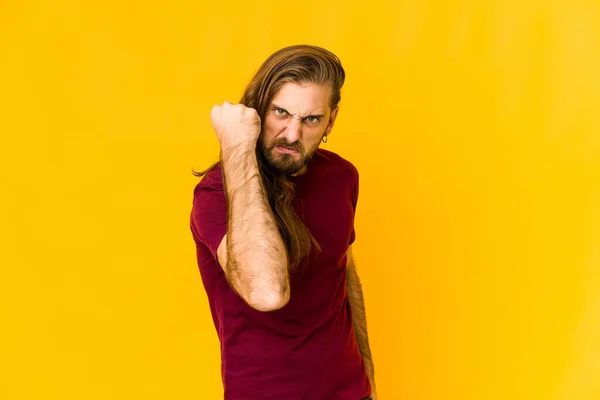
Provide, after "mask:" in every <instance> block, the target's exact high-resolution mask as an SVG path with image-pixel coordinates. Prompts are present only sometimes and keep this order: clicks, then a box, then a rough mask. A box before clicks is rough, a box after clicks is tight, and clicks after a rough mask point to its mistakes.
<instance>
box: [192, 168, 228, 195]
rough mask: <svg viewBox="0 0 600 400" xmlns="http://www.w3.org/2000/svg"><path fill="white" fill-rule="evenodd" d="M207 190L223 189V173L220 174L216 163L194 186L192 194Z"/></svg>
mask: <svg viewBox="0 0 600 400" xmlns="http://www.w3.org/2000/svg"><path fill="white" fill-rule="evenodd" d="M207 191H216V192H222V191H223V175H222V174H221V165H220V164H217V165H216V166H215V167H214V168H213V169H212V170H210V171H209V172H208V173H207V174H206V175H204V176H203V177H202V180H201V181H200V182H198V184H197V185H196V187H195V188H194V195H198V194H199V193H200V192H207Z"/></svg>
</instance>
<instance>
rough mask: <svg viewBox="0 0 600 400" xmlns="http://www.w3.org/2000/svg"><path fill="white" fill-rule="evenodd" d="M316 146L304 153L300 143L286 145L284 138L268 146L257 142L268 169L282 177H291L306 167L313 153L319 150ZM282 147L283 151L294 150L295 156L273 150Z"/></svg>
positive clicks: (260, 141) (317, 145) (262, 142)
mask: <svg viewBox="0 0 600 400" xmlns="http://www.w3.org/2000/svg"><path fill="white" fill-rule="evenodd" d="M320 143H321V142H320V141H319V142H317V144H316V145H315V146H314V147H313V148H311V149H309V150H308V151H305V149H304V146H303V145H302V143H300V142H294V143H288V142H287V140H285V138H280V139H277V140H275V141H274V142H273V143H271V144H270V145H268V146H267V145H266V144H265V143H264V141H263V140H259V146H260V152H261V154H262V156H263V157H264V159H265V160H266V162H267V165H268V167H269V169H271V170H272V171H273V172H274V173H275V174H277V175H282V176H286V177H287V176H291V175H294V174H297V173H298V172H300V171H302V169H303V168H304V166H306V165H308V163H309V162H310V160H311V159H312V156H313V155H314V154H315V151H317V149H318V148H319V144H320ZM277 146H279V147H283V148H285V149H290V150H296V151H297V152H298V153H297V154H285V153H281V152H279V151H278V150H276V149H275V148H276V147H277Z"/></svg>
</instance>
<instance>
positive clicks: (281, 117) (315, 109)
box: [259, 82, 338, 176]
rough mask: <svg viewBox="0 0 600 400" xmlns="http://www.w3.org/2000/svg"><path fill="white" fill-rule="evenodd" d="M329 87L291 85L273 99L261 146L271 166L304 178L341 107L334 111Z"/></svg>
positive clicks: (286, 173)
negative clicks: (331, 107) (330, 104)
mask: <svg viewBox="0 0 600 400" xmlns="http://www.w3.org/2000/svg"><path fill="white" fill-rule="evenodd" d="M330 96H331V89H330V87H329V86H328V85H318V84H314V83H303V84H297V83H292V82H288V83H286V84H284V85H283V86H282V87H281V89H279V91H278V92H277V93H276V94H275V96H273V99H272V100H271V103H270V104H269V106H268V108H267V111H266V113H265V116H264V118H263V121H262V132H261V137H260V139H259V143H260V146H261V149H262V151H263V154H264V155H265V158H266V159H267V161H268V163H269V165H270V166H271V167H272V168H274V169H276V170H277V171H279V172H280V173H281V174H283V175H286V176H289V175H300V174H303V173H304V172H305V171H306V164H307V163H308V162H309V161H310V159H311V157H312V155H313V154H314V152H315V151H316V150H317V148H318V147H319V144H320V143H321V139H322V138H323V136H324V135H329V133H330V132H331V129H332V128H333V124H334V122H335V118H336V117H337V112H338V107H336V108H335V109H334V110H331V109H330V106H329V102H330Z"/></svg>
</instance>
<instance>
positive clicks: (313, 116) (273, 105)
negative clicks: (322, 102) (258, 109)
mask: <svg viewBox="0 0 600 400" xmlns="http://www.w3.org/2000/svg"><path fill="white" fill-rule="evenodd" d="M271 109H273V110H283V111H285V112H286V113H288V114H290V112H289V111H288V110H286V109H285V108H283V107H280V106H278V105H277V104H275V103H272V104H271ZM290 115H291V114H290ZM324 116H325V114H314V115H305V116H304V117H301V118H302V119H304V118H323V117H324Z"/></svg>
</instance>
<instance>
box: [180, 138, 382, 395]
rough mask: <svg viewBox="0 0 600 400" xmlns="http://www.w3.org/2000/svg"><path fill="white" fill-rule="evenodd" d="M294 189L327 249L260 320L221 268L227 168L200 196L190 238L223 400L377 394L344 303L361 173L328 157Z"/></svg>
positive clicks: (319, 154) (321, 155)
mask: <svg viewBox="0 0 600 400" xmlns="http://www.w3.org/2000/svg"><path fill="white" fill-rule="evenodd" d="M290 180H291V181H293V182H294V183H295V184H296V192H295V196H294V207H295V209H296V213H297V214H298V215H299V217H300V218H301V219H302V221H303V222H304V224H305V225H306V226H307V228H308V229H309V230H310V232H311V233H312V235H313V236H314V237H315V239H316V240H317V241H318V242H319V244H320V245H321V249H322V252H321V253H318V254H316V255H315V254H313V255H311V256H310V257H309V258H307V259H306V260H305V262H304V263H303V264H302V265H301V266H300V271H301V272H299V273H296V274H292V275H291V276H290V290H291V298H290V300H289V302H288V304H286V305H285V306H284V307H283V308H281V309H279V310H276V311H271V312H261V311H257V310H254V309H253V308H251V307H250V306H248V305H247V304H246V303H245V302H244V300H243V299H241V298H240V297H239V296H238V294H237V293H235V292H234V291H233V289H231V287H230V286H229V283H228V282H227V279H226V277H225V273H224V272H223V269H222V268H221V267H220V265H219V264H218V262H217V248H218V246H219V244H220V243H221V240H222V239H223V236H224V235H225V234H226V232H227V204H226V199H225V193H224V191H223V182H222V176H221V169H220V168H217V169H215V170H213V171H211V172H210V173H209V174H207V175H206V176H205V177H204V178H203V179H202V181H201V182H200V183H199V184H198V185H197V186H196V188H195V190H194V201H193V208H192V214H191V230H192V233H193V236H194V240H195V242H196V249H197V259H198V266H199V269H200V274H201V277H202V282H203V284H204V288H205V290H206V293H207V296H208V301H209V303H210V309H211V312H212V317H213V321H214V324H215V327H216V329H217V334H218V336H219V339H220V342H221V361H222V362H221V373H222V378H223V385H224V390H225V399H226V400H258V399H260V400H263V399H264V400H284V399H285V400H287V399H289V400H299V399H307V400H338V399H339V400H360V399H363V398H365V397H368V396H369V395H370V393H371V386H370V383H369V379H368V377H367V375H366V372H365V366H364V363H363V359H362V357H361V355H360V352H359V349H358V345H357V342H356V338H355V336H354V329H353V327H352V315H351V309H350V305H349V303H348V298H347V296H346V250H347V249H348V246H349V245H350V244H352V242H353V241H354V236H355V234H354V213H355V209H356V202H357V199H358V172H357V170H356V168H355V167H354V166H353V165H352V164H351V163H350V162H349V161H346V160H344V159H343V158H341V157H340V156H338V155H336V154H335V153H332V152H330V151H327V150H323V149H319V150H317V151H316V152H315V154H314V156H313V159H312V161H311V163H310V166H309V168H308V170H307V172H306V173H304V174H303V175H300V176H297V177H291V178H290Z"/></svg>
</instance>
